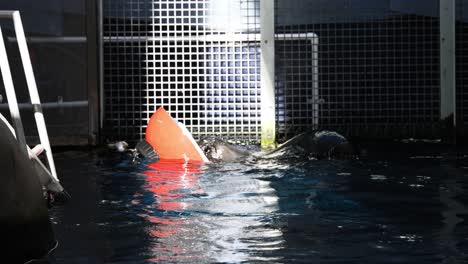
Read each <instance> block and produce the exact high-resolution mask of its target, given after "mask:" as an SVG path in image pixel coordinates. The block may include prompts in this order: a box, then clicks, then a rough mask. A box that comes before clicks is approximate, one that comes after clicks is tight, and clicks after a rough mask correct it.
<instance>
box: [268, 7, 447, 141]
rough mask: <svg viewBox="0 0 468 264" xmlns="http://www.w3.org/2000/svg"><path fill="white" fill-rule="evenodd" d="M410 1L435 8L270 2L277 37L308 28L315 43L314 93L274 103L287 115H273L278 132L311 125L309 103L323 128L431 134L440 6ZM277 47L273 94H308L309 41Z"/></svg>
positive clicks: (436, 109) (436, 101)
mask: <svg viewBox="0 0 468 264" xmlns="http://www.w3.org/2000/svg"><path fill="white" fill-rule="evenodd" d="M411 2H412V3H413V2H414V3H413V4H416V5H419V6H421V5H434V6H431V8H429V9H431V10H435V12H432V13H431V14H420V13H418V12H410V11H408V12H406V11H405V10H398V8H394V7H393V6H392V5H391V4H389V2H386V1H376V2H370V1H369V2H366V3H356V2H355V1H346V0H332V1H327V2H324V1H318V0H308V1H307V0H291V1H286V0H276V4H277V9H276V34H305V33H314V34H316V35H317V36H318V43H319V44H318V91H319V92H318V93H319V96H318V98H312V100H306V99H302V101H301V100H300V99H296V100H290V101H285V103H284V105H283V106H282V105H277V107H279V109H278V110H277V111H278V112H281V111H284V116H287V117H289V119H281V114H280V115H278V118H277V123H278V125H277V127H279V128H282V129H283V130H278V133H279V137H281V136H286V137H288V135H291V134H295V133H297V132H298V130H305V129H309V128H315V127H314V123H313V118H309V117H310V116H314V113H313V111H314V109H317V107H313V105H314V104H318V106H319V110H318V111H319V113H318V120H317V121H318V126H319V127H320V128H322V129H335V130H338V131H341V132H343V133H346V134H348V135H349V134H358V133H359V134H360V135H364V134H368V133H371V134H372V135H373V136H377V137H379V136H384V135H392V134H397V135H406V136H408V135H410V136H413V135H414V136H417V135H418V134H424V133H428V132H430V131H431V129H430V128H432V127H433V126H434V124H436V122H437V121H438V119H439V82H440V77H439V19H438V12H437V10H438V5H437V2H436V1H429V2H428V1H424V0H420V1H415V0H413V1H411ZM434 3H435V4H434ZM306 14H307V15H306ZM276 45H277V46H278V48H277V54H276V58H277V69H278V70H277V87H276V90H277V95H283V94H288V93H289V94H297V95H293V97H296V96H299V97H304V96H305V97H307V98H308V99H310V98H311V97H310V94H311V91H310V89H311V87H313V85H312V82H313V80H314V77H313V75H314V73H313V71H310V70H309V69H307V68H310V65H311V63H312V62H307V61H305V59H304V58H311V48H310V44H309V43H307V42H306V41H302V40H300V41H299V40H298V41H296V42H295V43H294V44H293V43H291V44H283V43H282V42H281V40H277V41H276ZM307 72H308V73H307ZM278 78H280V79H278ZM302 80H305V81H302ZM281 100H282V99H281V98H278V97H277V101H279V102H281ZM306 104H309V105H311V106H309V107H308V108H304V105H306ZM291 109H296V110H291ZM297 109H303V110H304V111H302V112H299V113H298V112H297ZM306 112H309V113H306ZM298 114H299V116H298ZM304 116H307V118H304ZM302 122H305V123H302ZM296 123H299V124H296ZM301 123H302V124H301ZM301 125H302V126H301ZM428 128H429V129H428Z"/></svg>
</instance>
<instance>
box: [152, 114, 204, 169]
mask: <svg viewBox="0 0 468 264" xmlns="http://www.w3.org/2000/svg"><path fill="white" fill-rule="evenodd" d="M145 139H146V141H147V142H148V143H149V144H150V145H151V146H152V147H153V148H154V150H155V151H156V152H157V153H158V155H159V157H160V159H167V160H185V161H198V162H208V159H207V158H206V156H205V154H204V153H203V151H202V150H201V149H200V147H199V146H198V144H197V143H196V142H195V140H194V139H193V137H192V135H191V134H190V132H189V131H188V130H187V128H186V127H185V126H184V125H183V124H182V123H178V122H177V121H175V120H174V119H173V118H172V117H171V115H169V113H167V112H166V110H164V108H163V107H159V108H158V110H157V111H156V112H155V113H154V114H153V115H152V116H151V118H150V120H149V122H148V126H147V127H146V136H145Z"/></svg>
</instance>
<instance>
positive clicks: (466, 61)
mask: <svg viewBox="0 0 468 264" xmlns="http://www.w3.org/2000/svg"><path fill="white" fill-rule="evenodd" d="M455 12H456V28H455V30H456V47H455V50H456V66H455V67H456V89H457V119H458V121H459V122H458V125H459V126H462V127H464V126H466V125H467V124H468V0H457V1H456V7H455ZM465 129H466V128H465Z"/></svg>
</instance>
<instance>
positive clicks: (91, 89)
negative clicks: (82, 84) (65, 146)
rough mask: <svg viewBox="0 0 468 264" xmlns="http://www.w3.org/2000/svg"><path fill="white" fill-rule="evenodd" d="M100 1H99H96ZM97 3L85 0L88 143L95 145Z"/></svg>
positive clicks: (97, 120) (97, 98)
mask: <svg viewBox="0 0 468 264" xmlns="http://www.w3.org/2000/svg"><path fill="white" fill-rule="evenodd" d="M98 2H100V1H98ZM97 9H98V7H97V3H96V1H94V0H86V36H87V37H86V52H87V66H88V67H87V72H86V73H87V86H88V118H89V120H88V126H89V127H88V143H89V144H90V145H95V144H96V143H97V142H96V140H97V135H98V132H99V88H100V86H99V80H100V77H99V72H98V68H99V61H98V54H99V53H98V49H99V45H98V29H97V25H98V19H100V17H98V15H97Z"/></svg>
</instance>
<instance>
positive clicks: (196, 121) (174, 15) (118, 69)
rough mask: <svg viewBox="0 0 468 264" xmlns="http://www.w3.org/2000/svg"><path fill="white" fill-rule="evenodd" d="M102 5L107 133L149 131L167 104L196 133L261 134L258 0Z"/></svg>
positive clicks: (133, 135) (132, 136)
mask: <svg viewBox="0 0 468 264" xmlns="http://www.w3.org/2000/svg"><path fill="white" fill-rule="evenodd" d="M103 9H104V38H105V39H104V41H105V45H104V68H105V69H104V75H105V76H104V97H105V102H104V105H105V107H104V111H105V112H104V114H105V126H106V127H107V128H109V131H108V133H107V134H108V135H107V136H108V137H109V138H117V137H118V138H122V137H125V138H126V139H127V140H139V139H141V138H143V137H144V130H145V127H146V124H147V122H148V120H149V118H150V117H151V114H152V113H154V111H155V110H156V109H157V107H159V106H164V107H165V109H166V110H168V112H169V113H171V115H172V116H173V117H174V118H176V119H177V120H178V121H180V122H182V123H184V124H185V125H186V126H187V128H188V129H189V130H190V131H191V132H192V134H193V135H194V137H195V138H198V137H200V136H202V135H214V134H215V135H222V136H224V137H226V138H230V139H235V140H240V141H250V142H259V140H260V138H259V137H260V56H259V55H260V48H259V0H247V1H245V0H242V1H241V0H224V1H219V0H217V1H215V0H189V1H177V0H160V1H155V0H153V1H149V0H139V1H137V0H120V1H115V0H106V1H104V5H103Z"/></svg>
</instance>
